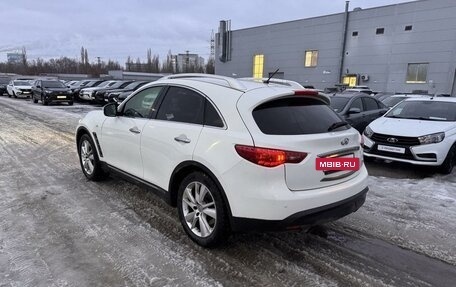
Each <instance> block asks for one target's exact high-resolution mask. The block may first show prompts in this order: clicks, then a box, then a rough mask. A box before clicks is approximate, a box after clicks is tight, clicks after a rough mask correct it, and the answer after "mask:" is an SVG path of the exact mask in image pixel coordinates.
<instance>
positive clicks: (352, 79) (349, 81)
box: [342, 75, 358, 87]
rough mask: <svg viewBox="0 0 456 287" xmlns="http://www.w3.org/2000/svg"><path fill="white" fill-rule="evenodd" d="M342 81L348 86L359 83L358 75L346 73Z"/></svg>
mask: <svg viewBox="0 0 456 287" xmlns="http://www.w3.org/2000/svg"><path fill="white" fill-rule="evenodd" d="M342 83H343V84H344V85H346V86H348V87H354V86H356V84H358V77H357V76H356V75H346V76H344V77H343V79H342Z"/></svg>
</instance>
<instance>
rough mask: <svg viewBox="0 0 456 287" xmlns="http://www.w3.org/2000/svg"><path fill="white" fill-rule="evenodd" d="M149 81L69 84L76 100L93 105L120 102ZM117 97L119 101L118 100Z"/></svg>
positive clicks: (92, 81)
mask: <svg viewBox="0 0 456 287" xmlns="http://www.w3.org/2000/svg"><path fill="white" fill-rule="evenodd" d="M147 83H149V81H133V80H128V81H125V80H106V81H103V80H85V81H79V82H73V83H69V84H68V87H69V88H70V89H71V91H72V94H73V96H74V97H75V99H76V100H80V101H88V102H91V103H95V104H105V103H108V102H118V103H120V102H122V100H124V99H125V98H126V97H127V96H128V95H130V94H131V92H133V91H135V90H137V89H138V88H140V87H141V86H143V85H145V84H147ZM119 96H121V97H120V99H119Z"/></svg>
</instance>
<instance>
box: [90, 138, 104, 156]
mask: <svg viewBox="0 0 456 287" xmlns="http://www.w3.org/2000/svg"><path fill="white" fill-rule="evenodd" d="M92 135H93V138H94V139H95V144H96V145H97V148H98V153H99V154H100V157H103V151H102V150H101V146H100V142H99V141H98V137H97V133H96V132H92Z"/></svg>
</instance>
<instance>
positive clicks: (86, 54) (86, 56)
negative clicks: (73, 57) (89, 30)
mask: <svg viewBox="0 0 456 287" xmlns="http://www.w3.org/2000/svg"><path fill="white" fill-rule="evenodd" d="M89 64H90V63H89V53H88V52H87V49H84V65H86V66H87V65H89Z"/></svg>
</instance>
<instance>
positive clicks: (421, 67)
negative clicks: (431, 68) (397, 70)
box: [407, 63, 429, 84]
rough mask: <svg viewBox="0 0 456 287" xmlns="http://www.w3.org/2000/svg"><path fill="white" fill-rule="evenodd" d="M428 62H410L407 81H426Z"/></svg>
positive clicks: (411, 82)
mask: <svg viewBox="0 0 456 287" xmlns="http://www.w3.org/2000/svg"><path fill="white" fill-rule="evenodd" d="M428 65H429V64H428V63H414V64H408V67H407V83H410V84H414V83H426V78H427V70H428Z"/></svg>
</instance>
